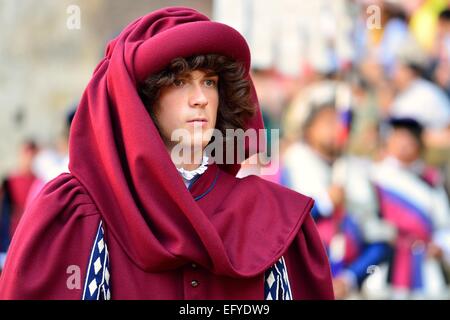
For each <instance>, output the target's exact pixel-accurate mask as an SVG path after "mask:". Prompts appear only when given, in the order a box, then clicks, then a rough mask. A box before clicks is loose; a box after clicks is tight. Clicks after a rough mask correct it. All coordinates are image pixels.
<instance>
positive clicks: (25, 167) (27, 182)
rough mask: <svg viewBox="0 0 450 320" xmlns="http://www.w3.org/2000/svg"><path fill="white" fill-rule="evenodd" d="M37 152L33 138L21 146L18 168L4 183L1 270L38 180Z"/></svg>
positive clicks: (0, 211) (2, 193) (1, 213)
mask: <svg viewBox="0 0 450 320" xmlns="http://www.w3.org/2000/svg"><path fill="white" fill-rule="evenodd" d="M37 152H38V147H37V145H36V143H35V142H34V141H33V140H28V141H25V142H24V143H23V144H22V145H21V147H20V153H19V157H18V163H17V164H18V167H17V169H15V170H14V172H12V173H11V174H9V175H7V176H6V178H5V179H4V180H3V183H2V192H1V197H0V199H1V207H0V224H1V225H0V241H1V243H0V270H2V269H3V266H4V262H5V258H6V253H7V251H8V248H9V244H10V242H11V239H12V237H13V235H14V233H15V230H16V228H17V225H18V224H19V221H20V219H21V218H22V214H23V212H24V211H25V207H26V200H27V197H28V194H29V192H30V189H31V186H32V185H33V183H34V182H35V181H36V175H35V174H34V172H33V170H32V163H33V159H34V158H35V156H36V154H37Z"/></svg>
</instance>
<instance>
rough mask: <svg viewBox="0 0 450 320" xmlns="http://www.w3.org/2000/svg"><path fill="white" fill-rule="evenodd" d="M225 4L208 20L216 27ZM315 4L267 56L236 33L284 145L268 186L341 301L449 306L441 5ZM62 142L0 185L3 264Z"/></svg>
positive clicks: (24, 161)
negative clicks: (309, 224) (289, 200)
mask: <svg viewBox="0 0 450 320" xmlns="http://www.w3.org/2000/svg"><path fill="white" fill-rule="evenodd" d="M231 2H234V1H231ZM282 2H284V3H285V4H287V3H291V5H294V4H295V3H296V4H297V7H298V6H300V7H301V5H300V4H299V2H292V1H291V2H290V1H282ZM330 2H331V1H330ZM224 3H225V2H224V1H216V9H215V11H216V12H219V17H218V18H221V19H220V20H223V21H224V22H226V20H227V19H228V16H227V12H226V10H222V11H220V10H219V9H220V8H223V5H224ZM228 3H229V2H228ZM241 3H247V4H249V3H253V4H254V3H257V2H255V1H253V2H252V1H241ZM259 3H265V2H264V1H263V2H259ZM315 4H316V5H315V7H314V8H315V9H314V10H316V11H314V10H313V9H311V8H309V9H308V8H306V6H305V5H303V6H304V8H303V7H302V8H301V10H300V11H302V10H303V11H302V12H305V11H307V10H313V11H312V12H316V13H317V16H314V17H317V19H309V20H307V19H306V20H307V21H309V22H308V23H307V22H304V23H302V24H301V25H295V28H296V30H297V32H299V33H300V34H302V38H301V39H300V38H298V39H297V40H298V42H296V44H295V45H294V44H293V43H290V42H289V41H288V42H289V44H288V45H280V48H278V49H277V50H275V51H276V54H274V53H273V52H272V51H270V50H272V49H273V46H272V45H270V44H267V43H266V42H265V41H264V40H265V39H266V40H267V39H268V38H270V37H266V38H265V37H262V36H261V34H260V33H257V32H255V31H254V29H258V28H263V31H264V28H270V26H269V27H267V25H265V27H264V23H262V22H261V19H249V21H252V23H251V24H250V25H249V26H244V25H243V24H242V23H241V24H240V25H241V28H242V29H243V31H242V30H241V31H242V32H243V34H244V35H246V36H247V37H248V39H249V43H250V46H251V49H252V55H253V56H254V57H255V58H254V63H253V68H252V79H253V81H254V84H255V88H256V90H257V93H258V97H259V102H260V104H261V107H262V110H263V117H264V122H265V125H266V128H267V129H279V130H280V136H281V140H280V141H279V142H275V143H277V144H278V146H277V147H278V148H279V151H280V154H279V159H278V160H277V168H278V170H277V172H276V174H273V175H270V176H265V177H264V178H266V179H269V180H271V181H274V182H276V183H279V184H282V185H284V186H286V187H288V188H291V189H293V190H296V191H298V192H301V193H303V194H306V195H308V196H311V197H312V198H314V200H315V205H314V208H313V210H312V215H313V217H314V219H315V221H316V224H317V227H318V229H319V233H320V235H321V237H322V240H323V243H324V246H325V247H326V250H327V253H328V257H329V260H330V266H331V271H332V274H333V279H334V280H333V285H334V290H335V295H336V297H337V298H339V299H429V298H430V299H449V298H450V281H449V279H450V206H449V190H450V2H449V1H446V0H419V1H400V0H398V1H393V0H391V1H350V0H336V1H334V0H333V5H330V4H329V2H328V1H319V0H315ZM370 5H375V6H376V7H374V8H375V9H377V10H379V16H377V14H378V12H377V10H375V9H374V11H370V10H368V8H369V6H370ZM261 6H262V5H261V4H260V5H256V7H255V8H259V10H260V11H261V12H263V11H264V10H262V9H263V8H260V7H261ZM325 7H326V8H328V9H329V10H328V11H327V10H320V9H321V8H325ZM330 7H331V8H330ZM231 8H233V7H231ZM247 9H248V8H247ZM266 9H267V8H266ZM297 9H298V8H297ZM330 10H331V11H330ZM229 11H230V12H233V9H229ZM254 11H255V10H253V11H252V12H254ZM242 12H243V13H242V19H244V18H245V11H242ZM319 13H320V14H319ZM220 14H223V16H222V17H220ZM321 14H322V15H324V17H322V16H321ZM327 17H328V18H327ZM322 18H323V19H322ZM378 18H379V19H378ZM377 19H378V20H377ZM300 20H301V19H300ZM264 21H266V22H267V21H268V19H263V22H264ZM333 21H334V22H333ZM232 22H233V23H235V24H238V25H239V21H238V19H237V18H235V19H234V20H233V21H232ZM377 23H379V24H380V25H379V26H377ZM336 25H340V26H343V27H342V28H335V27H333V26H336ZM288 26H292V24H291V25H289V24H288ZM286 30H290V29H289V28H288V29H286ZM286 30H284V32H288V31H286ZM282 31H283V30H282ZM281 35H283V32H282V33H281ZM286 37H287V36H286ZM290 37H292V35H290ZM280 43H282V41H280ZM293 53H296V54H293ZM272 55H273V56H272ZM286 70H288V72H287V71H286ZM72 117H73V113H72V112H70V113H69V114H68V118H67V124H68V126H69V124H70V121H71V119H72ZM68 126H67V127H68ZM67 135H68V132H65V133H64V134H63V137H62V138H61V141H58V142H57V143H56V142H55V144H56V145H58V147H57V148H53V149H48V148H45V147H43V146H39V145H38V143H37V142H35V141H32V140H30V141H26V142H24V143H23V146H22V148H21V151H20V155H18V162H17V168H16V170H14V171H13V172H11V173H10V174H8V175H7V176H6V177H4V179H3V183H2V187H1V191H0V200H1V207H0V210H1V215H0V218H1V220H0V252H1V253H0V254H1V256H0V258H1V259H0V262H1V263H2V264H3V262H4V258H5V256H6V253H7V249H8V245H9V242H10V240H11V237H12V235H13V233H14V230H15V228H16V227H17V224H18V221H19V220H20V217H21V215H22V213H23V212H24V209H25V207H26V204H27V203H28V202H29V201H32V199H33V197H34V196H35V195H36V193H37V192H39V190H40V188H42V186H43V184H45V183H46V182H48V181H49V180H51V179H52V178H53V177H55V176H56V175H58V174H59V173H60V172H64V171H67V164H68V155H67ZM268 140H269V141H270V139H268ZM246 172H247V173H246ZM248 172H252V170H251V169H250V168H249V167H247V166H246V165H245V164H244V165H243V169H242V171H241V173H240V174H241V176H242V175H245V174H248Z"/></svg>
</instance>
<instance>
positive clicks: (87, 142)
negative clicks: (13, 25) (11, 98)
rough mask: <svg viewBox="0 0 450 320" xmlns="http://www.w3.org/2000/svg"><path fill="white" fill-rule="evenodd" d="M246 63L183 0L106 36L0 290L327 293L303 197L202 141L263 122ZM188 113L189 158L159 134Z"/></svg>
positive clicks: (127, 295) (7, 294) (135, 294)
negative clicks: (55, 170)
mask: <svg viewBox="0 0 450 320" xmlns="http://www.w3.org/2000/svg"><path fill="white" fill-rule="evenodd" d="M155 49H156V50H155ZM249 65H250V51H249V48H248V46H247V43H246V41H245V40H244V38H243V37H242V36H241V35H240V34H239V33H238V32H237V31H236V30H234V29H233V28H231V27H229V26H227V25H224V24H221V23H216V22H213V21H211V20H209V18H208V17H206V16H205V15H203V14H201V13H199V12H197V11H196V10H193V9H191V8H186V7H168V8H163V9H159V10H157V11H154V12H151V13H149V14H147V15H145V16H143V17H141V18H139V19H137V20H136V21H134V22H133V23H131V24H130V25H128V26H127V27H126V28H125V29H124V30H123V31H122V32H121V33H120V35H119V36H118V37H117V38H115V39H113V40H112V41H111V42H110V43H109V44H108V47H107V50H106V54H105V58H104V59H103V60H102V61H101V62H100V64H99V65H98V67H97V68H96V69H95V72H94V74H93V78H92V81H91V82H90V83H89V85H88V86H87V88H86V91H85V93H84V95H83V98H82V100H81V102H80V105H79V107H78V109H77V112H76V115H75V118H74V121H73V124H72V127H71V134H70V153H69V157H70V164H69V168H70V173H67V174H62V175H60V176H58V177H57V178H56V179H54V180H52V181H51V182H50V183H48V184H47V185H46V186H45V187H44V189H43V190H42V191H41V193H40V194H39V196H38V197H37V198H36V199H35V200H34V202H33V206H31V207H30V208H29V210H28V211H27V216H26V217H27V219H26V220H23V224H22V228H20V234H17V233H16V235H15V237H14V239H13V241H12V245H11V249H10V254H9V255H8V259H7V261H6V266H5V269H4V273H3V276H2V278H1V280H0V298H3V299H13V298H15V299H17V298H21V299H36V298H39V299H89V300H91V299H93V300H95V299H110V298H112V299H277V300H289V299H332V298H333V291H332V285H331V275H330V270H329V264H328V260H327V257H326V253H325V251H324V248H323V246H322V243H321V241H320V238H319V235H318V233H317V230H316V228H315V225H314V221H313V220H312V217H311V214H310V210H311V207H312V206H313V200H312V199H311V198H308V197H306V196H303V195H301V194H298V193H296V192H294V191H292V190H288V189H286V188H284V187H282V186H279V185H276V184H273V183H270V182H267V181H264V180H262V179H260V178H258V177H255V176H251V177H247V178H243V179H238V178H236V177H235V175H236V173H237V172H238V170H239V167H240V165H239V163H231V164H224V165H221V164H220V163H219V164H218V163H215V162H214V161H213V160H214V159H212V158H209V156H208V155H206V154H205V153H204V152H205V148H206V146H207V145H208V144H209V143H210V142H211V138H212V137H211V135H210V134H208V131H209V129H212V128H217V129H218V130H220V131H223V130H225V129H230V128H232V129H242V128H245V129H254V130H257V129H262V128H263V124H262V119H261V112H260V108H259V105H258V102H257V96H256V94H255V92H254V88H253V85H252V82H251V77H250V76H249ZM195 126H199V127H200V128H201V129H203V130H202V131H201V133H202V134H201V135H196V134H194V140H193V141H189V140H190V139H189V140H186V141H185V140H183V141H182V143H184V145H183V146H184V150H185V151H186V152H187V151H189V150H191V149H193V151H194V155H195V156H201V157H200V159H201V161H200V162H196V161H195V160H194V161H193V160H192V159H190V158H188V159H187V160H185V161H182V162H180V161H177V160H176V159H174V154H173V151H174V149H175V147H177V146H178V144H177V143H176V141H174V140H173V137H172V134H173V133H174V132H175V131H176V130H177V129H184V130H186V131H188V133H192V132H193V130H194V129H193V128H194V127H195ZM206 129H208V130H206ZM194 133H195V132H194ZM203 133H204V134H203ZM233 145H234V142H233ZM234 150H236V149H234ZM244 151H246V157H248V156H249V155H252V154H253V153H255V152H257V151H258V150H251V149H250V148H249V147H247V148H245V150H244ZM211 160H212V161H211ZM36 261H39V262H40V263H35V262H36ZM77 267H78V269H77ZM67 268H72V269H73V268H75V270H76V271H77V274H75V275H74V274H69V275H68V274H67V273H65V272H64V271H65V270H68V269H67ZM72 269H71V270H72ZM17 270H20V272H17ZM69 273H70V271H69ZM76 275H78V278H74V277H75V276H76ZM72 279H75V280H77V281H78V282H71V281H70V280H72ZM80 283H83V286H81V285H80Z"/></svg>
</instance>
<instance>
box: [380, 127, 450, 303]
mask: <svg viewBox="0 0 450 320" xmlns="http://www.w3.org/2000/svg"><path fill="white" fill-rule="evenodd" d="M422 131H423V127H422V125H421V124H420V123H419V122H417V121H416V120H414V119H409V118H392V119H390V120H389V122H388V126H387V132H385V136H386V137H385V152H384V157H383V159H382V160H381V161H380V162H379V163H377V164H376V165H374V167H373V172H372V174H371V176H372V178H371V179H372V181H373V183H374V185H375V186H376V189H377V192H378V197H379V201H380V212H381V215H382V217H383V219H385V221H387V222H388V223H389V224H391V225H392V226H393V227H395V229H396V232H397V236H396V238H395V243H394V254H393V256H392V257H391V259H390V263H389V270H388V272H387V275H386V277H387V281H388V282H389V283H390V286H391V289H392V290H391V292H392V295H391V297H392V298H394V299H406V298H431V299H447V298H450V296H449V287H448V282H447V277H446V274H445V271H444V269H443V264H444V263H446V264H448V263H450V259H449V258H450V255H449V253H450V207H449V201H448V198H447V195H446V193H445V191H444V189H443V187H442V179H441V176H440V174H439V171H438V170H437V169H435V168H433V167H430V166H427V165H426V164H425V163H424V161H423V159H422V150H423V141H422ZM384 280H386V279H384ZM388 288H389V287H387V288H385V290H386V289H388Z"/></svg>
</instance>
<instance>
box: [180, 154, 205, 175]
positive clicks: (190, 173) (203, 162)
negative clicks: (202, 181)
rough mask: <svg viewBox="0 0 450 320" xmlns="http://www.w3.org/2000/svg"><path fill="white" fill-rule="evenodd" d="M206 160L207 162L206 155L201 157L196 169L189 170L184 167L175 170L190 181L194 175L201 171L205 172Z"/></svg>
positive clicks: (201, 172)
mask: <svg viewBox="0 0 450 320" xmlns="http://www.w3.org/2000/svg"><path fill="white" fill-rule="evenodd" d="M208 162H209V158H208V156H205V155H204V156H203V159H202V164H201V165H200V166H199V167H198V168H197V169H194V170H191V171H189V170H186V169H184V168H177V170H178V172H179V173H180V174H181V176H182V177H183V178H184V179H185V180H188V181H190V180H192V179H193V178H194V177H195V176H196V175H199V174H203V172H205V171H206V169H208Z"/></svg>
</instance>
